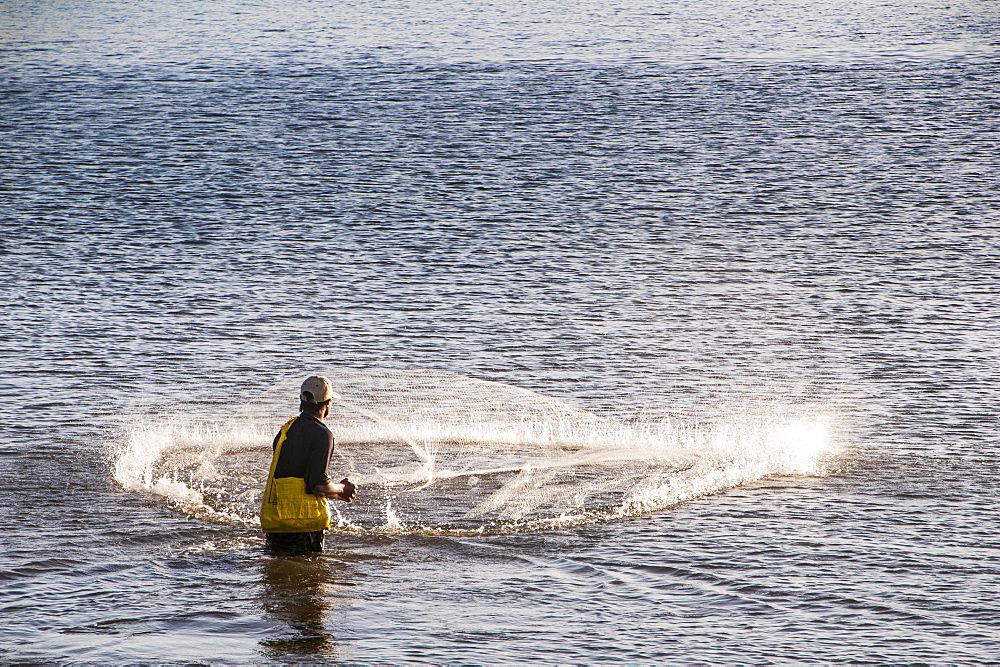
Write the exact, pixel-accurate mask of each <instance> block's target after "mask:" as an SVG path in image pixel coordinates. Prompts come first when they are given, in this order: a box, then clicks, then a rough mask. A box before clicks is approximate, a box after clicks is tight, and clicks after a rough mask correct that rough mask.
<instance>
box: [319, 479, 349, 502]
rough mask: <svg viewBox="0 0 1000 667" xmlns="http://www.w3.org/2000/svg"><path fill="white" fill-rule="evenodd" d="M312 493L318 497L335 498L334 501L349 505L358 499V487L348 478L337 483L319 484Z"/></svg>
mask: <svg viewBox="0 0 1000 667" xmlns="http://www.w3.org/2000/svg"><path fill="white" fill-rule="evenodd" d="M312 492H313V493H315V494H316V495H317V496H323V497H324V498H333V499H334V500H343V501H344V502H345V503H349V502H351V501H352V500H354V499H355V498H357V497H358V487H357V486H356V485H355V484H354V482H352V481H351V480H349V479H347V478H346V477H345V478H344V479H342V480H340V482H339V483H337V482H324V483H322V484H317V485H316V486H314V487H313V488H312Z"/></svg>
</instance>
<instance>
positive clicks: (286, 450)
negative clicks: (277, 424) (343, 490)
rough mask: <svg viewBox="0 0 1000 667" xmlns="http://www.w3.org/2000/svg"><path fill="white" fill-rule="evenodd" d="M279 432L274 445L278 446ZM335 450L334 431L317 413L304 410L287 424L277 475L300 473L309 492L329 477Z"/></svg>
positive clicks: (296, 475) (291, 475)
mask: <svg viewBox="0 0 1000 667" xmlns="http://www.w3.org/2000/svg"><path fill="white" fill-rule="evenodd" d="M280 435H281V434H280V433H279V434H278V435H276V436H274V442H273V443H272V445H271V447H272V448H274V447H277V446H278V438H279V437H280ZM332 454H333V433H332V432H331V431H330V429H329V428H327V426H326V424H324V423H323V422H321V421H320V420H319V419H317V418H316V417H313V416H312V415H308V414H306V413H302V414H300V415H299V416H298V417H297V418H296V419H295V422H294V423H293V424H292V425H291V426H289V427H288V435H287V437H286V438H285V442H284V443H283V444H282V445H281V454H280V455H279V456H278V465H277V467H276V468H275V470H274V476H275V477H301V478H302V479H304V480H305V481H306V491H307V492H309V491H311V490H312V488H313V487H314V486H316V485H317V484H324V483H326V482H329V481H330V478H329V476H327V472H326V469H327V467H328V466H329V465H330V456H331V455H332Z"/></svg>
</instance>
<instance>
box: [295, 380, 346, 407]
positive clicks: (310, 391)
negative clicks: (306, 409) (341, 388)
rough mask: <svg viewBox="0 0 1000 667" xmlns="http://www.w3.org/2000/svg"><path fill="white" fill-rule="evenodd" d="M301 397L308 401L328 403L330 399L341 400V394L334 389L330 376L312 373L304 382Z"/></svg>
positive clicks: (300, 391) (300, 392)
mask: <svg viewBox="0 0 1000 667" xmlns="http://www.w3.org/2000/svg"><path fill="white" fill-rule="evenodd" d="M299 398H300V399H302V400H303V401H306V402H307V403H326V402H327V401H329V400H330V399H334V400H338V401H339V400H340V394H338V393H337V392H335V391H334V390H333V387H332V386H331V385H330V378H325V377H323V376H322V375H310V376H309V377H307V378H306V379H305V381H304V382H303V383H302V389H300V390H299Z"/></svg>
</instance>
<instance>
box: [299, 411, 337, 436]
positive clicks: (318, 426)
mask: <svg viewBox="0 0 1000 667" xmlns="http://www.w3.org/2000/svg"><path fill="white" fill-rule="evenodd" d="M295 426H297V427H298V429H299V431H300V432H301V433H302V434H303V435H306V434H308V435H320V434H321V435H322V436H323V437H332V436H333V431H331V430H330V427H329V426H327V425H326V424H324V423H323V422H322V421H320V420H319V419H317V418H316V417H313V416H312V415H308V414H306V413H302V414H300V415H299V417H298V419H296V420H295Z"/></svg>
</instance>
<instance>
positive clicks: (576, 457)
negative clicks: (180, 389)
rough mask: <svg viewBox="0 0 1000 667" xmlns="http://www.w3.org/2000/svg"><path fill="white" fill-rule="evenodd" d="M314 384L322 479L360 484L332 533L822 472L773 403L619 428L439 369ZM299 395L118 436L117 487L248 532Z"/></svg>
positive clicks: (585, 508) (576, 517)
mask: <svg viewBox="0 0 1000 667" xmlns="http://www.w3.org/2000/svg"><path fill="white" fill-rule="evenodd" d="M327 375H329V377H331V379H332V380H333V381H334V384H335V385H336V386H337V388H338V390H339V391H340V392H341V393H342V394H343V396H344V401H343V402H342V403H340V404H339V405H337V406H336V407H335V411H334V413H333V414H332V415H331V417H330V418H329V419H328V423H329V424H330V426H331V428H332V430H333V431H334V433H335V435H336V437H337V450H336V456H335V460H334V461H333V463H332V464H331V474H333V475H335V476H345V475H350V476H351V478H352V479H354V480H355V481H357V482H358V483H359V484H360V486H361V494H360V496H359V500H358V501H357V502H356V503H353V504H351V505H345V504H341V503H335V504H333V507H334V509H335V515H336V516H335V520H334V526H335V527H336V528H337V529H341V530H351V531H380V532H430V533H434V532H445V533H456V532H458V533H481V532H483V531H487V532H510V531H518V530H537V529H544V528H552V527H561V526H566V525H572V524H579V523H587V522H594V521H605V520H615V519H618V518H621V517H626V516H634V515H637V514H642V513H648V512H653V511H658V510H662V509H664V508H667V507H670V506H672V505H675V504H677V503H680V502H684V501H686V500H690V499H692V498H697V497H700V496H704V495H708V494H712V493H718V492H721V491H724V490H726V489H729V488H733V487H737V486H740V485H742V484H747V483H750V482H753V481H756V480H759V479H762V478H764V477H768V476H773V475H821V474H824V473H825V472H826V471H827V470H828V469H829V466H830V465H831V464H832V462H834V461H835V460H836V449H835V447H834V445H833V441H832V436H831V432H830V427H829V425H828V423H829V420H828V419H827V418H824V417H823V416H821V415H808V414H797V413H796V412H795V411H793V410H788V409H779V408H777V407H775V406H773V405H772V406H770V407H767V408H766V409H759V410H754V409H752V408H747V407H744V408H741V409H740V410H735V411H733V412H732V414H731V415H730V416H729V417H728V418H727V419H725V420H721V421H716V422H714V423H711V424H702V423H697V422H691V421H683V420H676V419H667V418H665V419H658V420H657V419H651V418H644V419H633V420H622V419H615V418H609V417H602V416H599V415H595V414H592V413H589V412H585V411H581V410H577V409H575V408H573V407H571V406H569V405H567V404H565V403H562V402H560V401H556V400H554V399H551V398H548V397H545V396H542V395H540V394H537V393H534V392H530V391H527V390H524V389H520V388H517V387H512V386H509V385H502V384H498V383H492V382H484V381H480V380H475V379H473V378H468V377H463V376H459V375H454V374H450V373H442V372H439V371H338V372H330V373H327ZM298 381H299V378H289V379H288V380H287V381H283V382H281V383H278V384H277V385H275V386H274V387H272V388H271V389H270V390H268V391H266V392H263V393H262V394H261V395H259V396H256V397H254V398H253V399H252V400H250V401H249V402H248V403H247V405H246V406H245V407H244V408H242V409H241V410H240V411H239V413H238V414H236V415H234V416H233V415H231V416H230V418H228V419H219V418H218V416H212V415H209V414H207V413H208V412H209V411H210V410H209V408H208V407H206V406H205V405H204V404H198V405H197V406H186V407H181V406H179V407H178V410H177V414H176V415H175V416H173V417H169V418H161V419H158V420H152V421H147V420H137V421H130V422H128V423H125V424H123V427H122V430H121V436H120V438H119V441H118V447H117V448H116V450H115V452H114V456H113V457H112V472H113V475H114V477H115V479H116V480H117V481H118V482H119V484H121V486H122V487H123V488H124V489H125V490H126V491H130V492H138V493H148V494H153V495H156V496H160V497H162V498H164V499H165V501H166V502H167V503H168V504H169V505H170V506H171V507H173V508H175V509H176V510H178V511H181V512H184V513H186V514H189V515H192V516H197V517H200V518H205V519H207V520H213V521H221V522H226V523H237V524H242V525H256V524H257V518H256V513H257V506H258V504H259V501H260V496H261V493H262V490H263V486H264V480H265V478H266V475H267V470H268V466H269V462H270V454H271V447H270V445H271V440H272V438H273V431H274V430H276V429H277V427H278V426H279V425H280V424H281V423H282V422H283V421H284V419H286V418H287V415H288V414H289V413H290V412H291V411H292V410H293V409H294V407H295V405H294V402H293V401H294V397H295V396H296V385H297V382H298ZM290 398H291V399H292V400H290ZM220 407H222V406H220ZM180 415H187V417H186V418H182V417H181V416H180ZM209 424H212V425H211V426H209Z"/></svg>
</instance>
